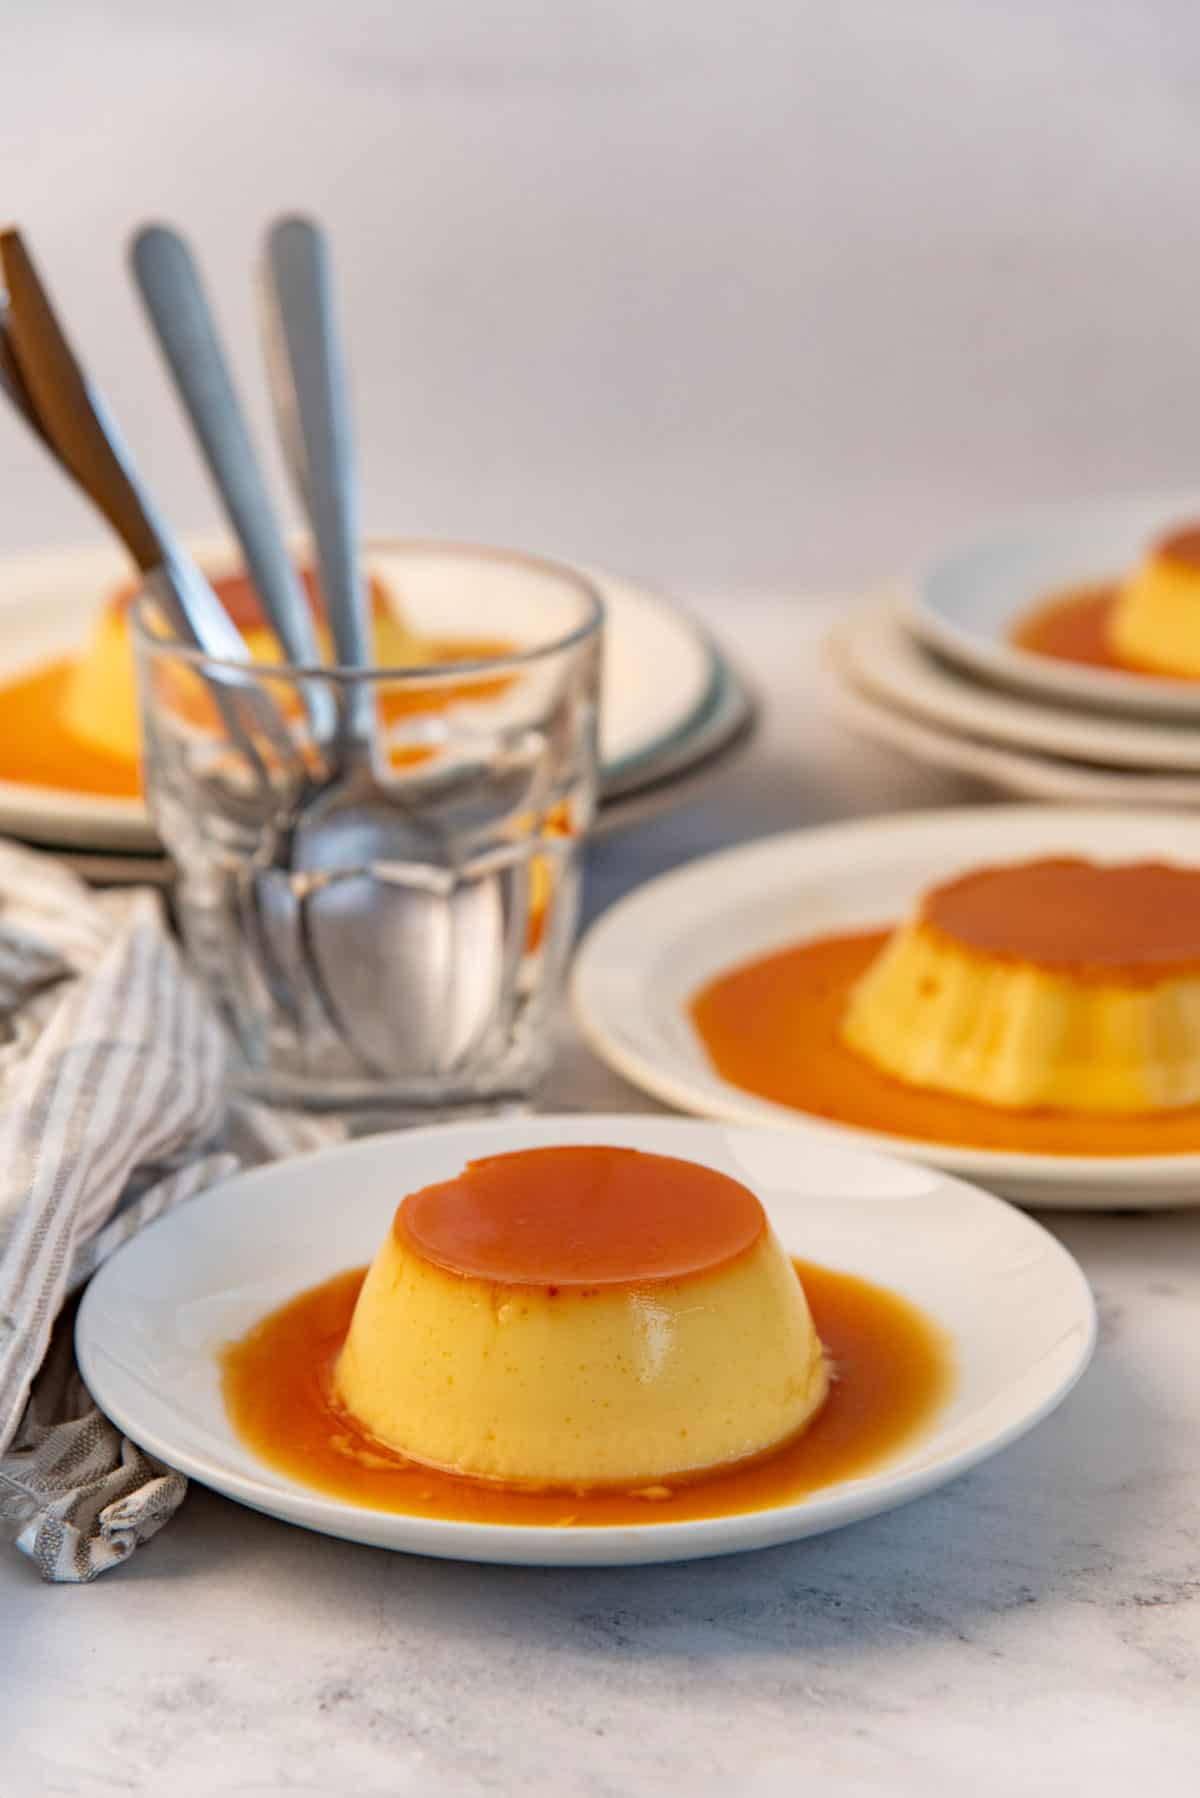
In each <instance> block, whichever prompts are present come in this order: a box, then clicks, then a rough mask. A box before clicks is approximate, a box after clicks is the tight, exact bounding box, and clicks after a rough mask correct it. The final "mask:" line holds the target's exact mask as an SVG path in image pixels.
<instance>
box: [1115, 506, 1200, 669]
mask: <svg viewBox="0 0 1200 1798" xmlns="http://www.w3.org/2000/svg"><path fill="white" fill-rule="evenodd" d="M1108 638H1109V644H1110V647H1111V648H1112V651H1113V653H1114V655H1116V656H1117V658H1118V659H1119V660H1120V661H1122V662H1127V663H1132V664H1133V665H1134V666H1135V667H1139V668H1145V669H1150V670H1153V671H1154V672H1156V673H1160V674H1165V675H1175V676H1176V677H1178V678H1180V679H1183V678H1187V677H1193V676H1198V675H1200V524H1193V525H1189V526H1188V527H1187V528H1186V529H1184V530H1180V531H1175V532H1174V533H1173V534H1172V535H1171V536H1169V537H1166V538H1164V539H1163V540H1162V541H1161V542H1160V543H1157V544H1156V545H1155V546H1154V548H1153V549H1152V550H1151V552H1150V554H1149V555H1148V556H1146V557H1145V558H1144V559H1143V560H1142V561H1141V562H1140V563H1139V564H1138V566H1137V567H1136V568H1135V569H1134V570H1133V572H1132V574H1131V575H1129V577H1128V579H1126V580H1125V581H1123V582H1122V583H1121V585H1120V587H1119V588H1118V590H1117V594H1116V599H1115V601H1114V604H1113V606H1112V610H1111V612H1110V614H1109V619H1108Z"/></svg>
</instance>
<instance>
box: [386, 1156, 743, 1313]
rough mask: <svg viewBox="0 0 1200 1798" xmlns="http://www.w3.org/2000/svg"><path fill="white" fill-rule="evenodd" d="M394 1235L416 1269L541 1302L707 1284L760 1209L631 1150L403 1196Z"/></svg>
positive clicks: (502, 1167) (691, 1169)
mask: <svg viewBox="0 0 1200 1798" xmlns="http://www.w3.org/2000/svg"><path fill="white" fill-rule="evenodd" d="M393 1228H394V1230H395V1232H396V1236H397V1238H398V1240H399V1241H400V1243H401V1244H402V1245H404V1244H407V1245H408V1246H409V1247H410V1248H412V1249H414V1250H415V1251H416V1252H417V1253H418V1254H419V1255H421V1256H423V1257H424V1259H425V1260H427V1261H432V1262H434V1263H435V1264H436V1265H437V1266H439V1267H442V1268H445V1269H446V1270H447V1271H448V1272H450V1273H454V1274H460V1275H463V1276H464V1277H467V1278H473V1279H481V1280H487V1281H490V1282H492V1283H494V1284H498V1285H511V1286H540V1287H544V1288H546V1289H547V1290H549V1291H551V1292H556V1291H557V1290H558V1289H559V1288H561V1287H572V1288H575V1289H581V1288H589V1287H590V1288H595V1287H613V1286H618V1285H630V1286H633V1285H637V1286H644V1285H646V1284H649V1283H654V1282H660V1281H668V1280H680V1279H687V1278H689V1277H690V1276H693V1275H698V1274H703V1273H710V1272H713V1271H715V1270H716V1269H717V1268H719V1267H722V1266H724V1265H725V1264H726V1263H728V1262H730V1261H733V1260H734V1259H735V1258H736V1257H737V1256H739V1255H741V1254H743V1253H745V1251H746V1250H747V1249H750V1248H752V1247H753V1245H754V1244H755V1243H756V1242H757V1241H758V1240H759V1238H760V1237H761V1235H762V1233H763V1231H764V1230H765V1228H766V1218H765V1216H764V1213H763V1208H762V1206H761V1205H760V1204H759V1202H758V1200H757V1199H756V1198H755V1196H754V1194H753V1193H752V1192H751V1191H750V1190H749V1188H747V1187H745V1186H742V1185H740V1184H739V1182H738V1181H736V1180H731V1179H730V1178H729V1176H728V1175H727V1174H719V1173H717V1172H716V1170H715V1169H713V1168H709V1167H701V1166H699V1165H698V1164H697V1163H695V1162H691V1161H681V1160H678V1159H677V1158H676V1157H675V1156H673V1155H647V1154H643V1153H642V1152H641V1151H640V1150H637V1149H618V1148H610V1147H590V1146H571V1147H563V1148H548V1149H522V1150H520V1151H518V1152H517V1153H515V1154H510V1155H489V1156H488V1157H487V1158H486V1159H485V1160H482V1161H472V1162H469V1163H468V1164H467V1166H466V1167H465V1168H464V1169H463V1171H462V1173H461V1174H459V1175H458V1176H457V1177H456V1178H455V1179H453V1180H447V1181H445V1182H444V1183H443V1184H441V1185H438V1186H427V1187H425V1188H424V1189H423V1190H422V1191H421V1192H414V1193H411V1194H410V1195H409V1196H408V1198H406V1199H405V1200H403V1202H402V1203H401V1205H400V1206H399V1208H398V1210H397V1212H396V1217H395V1223H394V1225H393Z"/></svg>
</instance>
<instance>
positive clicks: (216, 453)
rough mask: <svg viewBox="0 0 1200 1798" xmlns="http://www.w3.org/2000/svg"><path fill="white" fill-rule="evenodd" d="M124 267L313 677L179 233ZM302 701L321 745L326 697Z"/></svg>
mask: <svg viewBox="0 0 1200 1798" xmlns="http://www.w3.org/2000/svg"><path fill="white" fill-rule="evenodd" d="M130 263H131V266H132V269H133V274H134V279H135V281H136V283H137V286H138V289H139V291H140V293H141V296H142V300H143V302H144V304H145V307H146V311H147V313H148V315H149V318H150V322H151V324H152V325H153V327H154V331H155V334H156V336H157V338H158V342H159V347H160V349H161V350H162V352H163V355H164V357H165V359H166V362H167V366H168V368H169V370H170V372H171V374H172V375H173V377H174V380H175V385H176V387H177V388H178V390H179V395H180V398H181V399H182V401H183V406H184V410H185V412H186V414H187V417H188V420H189V422H190V424H191V426H192V429H193V431H194V432H195V434H196V437H197V439H198V441H199V444H200V447H201V450H202V451H203V454H204V458H205V461H206V462H207V463H208V467H209V472H210V473H211V475H212V477H213V480H214V482H215V484H216V488H217V492H218V494H219V496H220V498H221V501H222V503H223V505H224V507H225V511H226V513H227V515H228V517H229V521H230V523H231V524H232V526H233V530H234V533H235V535H236V537H237V539H238V542H239V544H240V545H241V548H242V553H243V555H244V556H245V558H246V567H247V569H248V571H249V573H250V576H251V578H252V580H253V581H254V585H255V587H256V588H257V590H258V593H259V595H260V597H261V599H262V602H263V607H264V609H265V611H266V614H267V617H268V618H269V620H270V622H271V625H272V627H273V628H274V631H275V635H276V636H277V637H278V639H279V642H280V646H281V647H282V649H283V653H284V657H285V659H286V660H287V661H289V662H291V663H293V664H294V665H298V666H300V667H309V668H313V667H316V666H317V665H318V664H319V663H320V660H321V651H320V646H319V645H318V642H317V633H316V629H315V627H314V624H313V615H312V608H311V607H310V605H309V603H308V597H307V595H306V594H305V592H304V589H303V587H302V586H301V583H300V579H299V577H298V575H297V574H296V570H295V568H294V567H293V564H292V558H291V556H290V555H289V554H288V550H287V546H286V545H285V543H284V540H283V535H282V533H281V531H280V530H279V527H278V524H277V523H276V519H275V513H274V508H273V507H272V504H271V498H270V495H269V493H268V492H267V487H266V483H265V481H264V480H263V477H262V473H261V470H260V468H259V463H258V459H257V457H256V455H255V453H254V447H253V444H252V443H251V441H250V433H249V431H248V430H247V428H246V422H245V418H244V416H243V413H242V409H241V406H240V405H239V403H238V397H237V392H236V390H235V388H234V385H233V381H232V379H231V377H230V373H229V368H228V364H227V362H226V360H225V356H224V353H223V351H222V349H221V342H220V338H219V337H218V335H217V328H216V323H215V321H214V319H213V315H212V312H211V309H210V307H209V304H208V300H207V298H206V296H205V292H204V288H203V285H202V283H201V279H200V273H199V270H198V268H197V267H196V263H195V260H194V258H193V257H192V254H191V252H190V250H189V249H188V247H187V244H186V243H185V242H184V240H183V238H182V237H180V236H179V234H178V233H177V232H175V231H171V230H169V229H168V228H167V227H166V226H164V225H148V226H145V227H144V228H143V229H142V230H141V231H139V232H138V233H137V235H136V237H135V238H134V240H133V243H132V246H131V249H130ZM302 697H303V699H304V702H305V706H306V709H307V712H308V716H309V722H310V725H311V727H312V730H313V735H314V737H315V739H316V741H317V742H318V743H319V744H320V743H326V742H328V741H329V739H330V738H331V737H332V735H333V733H334V729H335V724H336V703H335V701H334V696H333V694H332V693H331V692H330V690H329V688H328V687H327V686H324V685H322V684H321V683H320V682H319V681H318V682H309V683H305V685H304V687H303V692H302Z"/></svg>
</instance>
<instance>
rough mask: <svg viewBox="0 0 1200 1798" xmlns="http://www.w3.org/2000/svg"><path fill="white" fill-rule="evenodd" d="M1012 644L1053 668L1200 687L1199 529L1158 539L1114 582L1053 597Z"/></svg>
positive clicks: (1017, 630)
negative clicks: (1069, 665)
mask: <svg viewBox="0 0 1200 1798" xmlns="http://www.w3.org/2000/svg"><path fill="white" fill-rule="evenodd" d="M1012 640H1013V642H1014V643H1015V644H1016V645H1017V647H1018V648H1020V649H1028V650H1032V651H1033V652H1034V654H1035V655H1043V656H1049V657H1051V658H1052V659H1053V660H1055V661H1062V662H1075V663H1078V664H1081V665H1083V666H1085V667H1092V668H1108V669H1115V670H1118V671H1124V672H1125V673H1127V674H1140V675H1156V676H1158V677H1159V678H1160V679H1169V680H1200V523H1193V524H1188V525H1185V526H1183V527H1181V528H1180V529H1178V530H1175V531H1172V532H1171V533H1170V534H1169V535H1167V536H1165V537H1162V538H1160V540H1159V541H1158V542H1156V543H1154V544H1152V545H1151V546H1150V548H1149V550H1148V551H1147V552H1146V554H1145V555H1144V556H1143V557H1142V558H1141V560H1140V561H1139V562H1138V563H1136V565H1135V566H1134V567H1133V568H1132V569H1130V570H1129V571H1128V572H1127V573H1126V574H1124V575H1121V576H1119V577H1118V578H1117V579H1116V580H1110V581H1103V582H1100V583H1098V584H1096V585H1093V586H1087V587H1078V588H1072V589H1070V590H1069V591H1067V592H1065V593H1056V594H1051V595H1050V596H1049V598H1047V599H1044V600H1042V601H1040V602H1039V604H1038V605H1036V606H1035V607H1034V608H1033V610H1032V611H1031V612H1028V613H1027V614H1025V616H1024V617H1021V618H1019V619H1018V620H1017V622H1016V625H1015V626H1014V628H1013V631H1012Z"/></svg>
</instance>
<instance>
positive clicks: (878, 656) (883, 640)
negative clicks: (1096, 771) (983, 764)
mask: <svg viewBox="0 0 1200 1798" xmlns="http://www.w3.org/2000/svg"><path fill="white" fill-rule="evenodd" d="M907 611H908V608H907V604H906V601H905V599H904V598H903V596H901V595H898V594H889V595H887V596H884V597H876V598H874V599H870V600H867V601H865V602H864V603H863V604H862V605H859V606H856V607H855V608H854V610H853V611H852V612H851V613H850V614H849V615H848V616H847V617H846V618H844V619H843V620H842V622H841V623H840V624H839V625H838V626H837V628H836V631H835V638H836V641H837V643H838V645H839V648H840V651H841V654H842V657H843V659H844V661H845V664H846V666H847V668H848V670H849V672H850V675H851V678H852V679H853V680H854V681H855V682H856V683H857V685H858V686H860V687H861V688H864V689H865V690H866V692H867V693H868V694H869V695H871V696H872V697H874V698H876V699H880V700H883V701H884V702H885V703H888V704H890V705H892V706H898V707H899V708H900V709H901V710H902V711H906V712H908V713H910V714H915V715H916V716H917V717H918V718H922V719H925V720H927V721H929V722H930V723H933V724H936V725H940V726H944V727H947V728H948V729H950V730H952V731H958V732H963V733H966V734H967V735H968V736H973V737H982V738H984V739H986V740H987V741H989V742H992V743H1003V744H1005V745H1010V746H1013V747H1015V748H1017V749H1020V750H1038V751H1042V752H1044V753H1046V754H1048V755H1054V756H1064V757H1067V758H1069V759H1073V760H1075V761H1080V762H1086V763H1090V764H1092V765H1093V766H1096V767H1100V768H1102V767H1105V766H1108V767H1109V768H1110V769H1111V768H1136V769H1146V770H1150V771H1152V772H1155V773H1160V774H1161V773H1163V772H1164V771H1165V770H1167V769H1171V770H1177V771H1179V772H1182V773H1186V774H1193V775H1196V776H1198V777H1200V728H1198V725H1200V720H1195V719H1191V720H1188V719H1182V718H1179V717H1177V716H1175V715H1174V714H1166V715H1164V716H1163V717H1161V718H1133V717H1117V718H1104V717H1100V716H1099V715H1098V714H1097V713H1095V712H1084V711H1080V709H1079V708H1078V707H1077V706H1063V705H1055V704H1053V703H1052V702H1050V701H1048V700H1047V699H1045V698H1039V699H1035V698H1027V697H1022V696H1020V695H1018V694H1015V693H1011V692H1008V691H1006V690H1005V689H1003V688H1001V687H995V686H992V685H991V684H988V683H984V682H981V681H978V680H974V679H972V678H971V676H970V675H967V674H965V673H963V672H962V671H961V670H960V669H959V668H956V667H955V666H954V665H953V664H951V663H948V662H946V661H944V660H943V659H941V658H940V657H938V656H934V655H931V654H930V653H929V651H928V650H926V649H925V648H923V647H922V645H921V644H920V643H918V642H917V641H916V640H915V639H914V637H913V635H912V632H911V630H910V629H909V624H908V616H907ZM1197 792H1198V793H1200V778H1198V780H1197Z"/></svg>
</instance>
